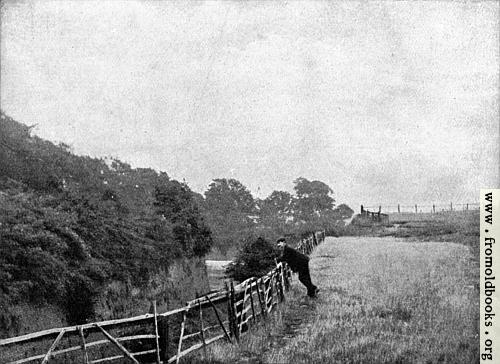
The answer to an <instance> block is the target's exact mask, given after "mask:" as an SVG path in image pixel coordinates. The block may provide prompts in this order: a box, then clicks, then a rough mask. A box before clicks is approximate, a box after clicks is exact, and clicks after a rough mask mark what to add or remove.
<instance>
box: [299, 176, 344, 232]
mask: <svg viewBox="0 0 500 364" xmlns="http://www.w3.org/2000/svg"><path fill="white" fill-rule="evenodd" d="M294 183H295V187H294V190H295V194H296V199H295V203H294V215H295V217H296V218H297V219H298V220H299V222H300V223H302V224H304V225H306V226H308V228H309V229H311V230H313V229H315V228H326V226H327V225H328V223H329V219H330V218H331V217H332V215H331V214H332V211H333V207H334V206H335V199H334V198H333V197H332V196H331V195H333V191H332V189H331V188H330V187H329V186H328V185H327V184H325V183H323V182H321V181H309V180H307V179H306V178H303V177H300V178H297V179H296V180H295V181H294Z"/></svg>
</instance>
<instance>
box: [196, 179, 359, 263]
mask: <svg viewBox="0 0 500 364" xmlns="http://www.w3.org/2000/svg"><path fill="white" fill-rule="evenodd" d="M294 192H295V193H294V194H291V193H289V192H286V191H273V192H272V193H271V194H270V195H269V196H268V197H267V198H265V199H256V198H254V197H253V196H252V194H251V193H250V192H249V191H248V189H247V188H246V187H245V186H244V185H243V184H242V183H241V182H239V181H237V180H235V179H225V178H221V179H216V180H214V181H213V182H212V183H211V184H210V185H209V188H208V190H207V191H206V192H205V198H204V199H200V200H199V201H200V203H201V210H202V211H203V214H204V216H205V219H206V221H207V222H208V225H209V226H210V228H211V230H212V233H213V237H214V242H215V246H216V247H217V248H218V249H219V250H220V251H221V252H222V253H223V254H226V255H230V254H232V253H234V248H239V247H240V246H241V245H242V243H243V242H244V241H248V240H249V239H252V238H253V237H258V236H263V237H266V238H267V239H274V238H276V237H278V236H281V235H292V236H295V237H297V238H298V237H301V236H303V235H306V234H308V233H310V232H312V231H317V230H322V229H324V230H328V231H335V230H336V229H338V228H340V227H342V226H343V225H344V220H345V219H348V218H350V217H351V216H352V214H353V213H354V211H353V210H352V209H351V208H349V207H348V206H347V205H345V204H341V205H339V206H336V205H335V199H334V197H333V191H332V189H331V188H330V187H329V186H328V185H327V184H325V183H323V182H321V181H309V180H308V179H306V178H303V177H300V178H297V179H296V180H295V181H294ZM228 257H230V256H228Z"/></svg>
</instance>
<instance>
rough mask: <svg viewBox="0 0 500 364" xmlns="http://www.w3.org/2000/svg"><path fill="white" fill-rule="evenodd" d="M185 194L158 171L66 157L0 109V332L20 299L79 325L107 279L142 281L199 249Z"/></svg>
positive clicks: (201, 230) (201, 229) (204, 231)
mask: <svg viewBox="0 0 500 364" xmlns="http://www.w3.org/2000/svg"><path fill="white" fill-rule="evenodd" d="M195 198H196V196H195V194H194V193H193V192H192V191H191V190H190V189H189V188H188V187H187V186H186V185H185V184H181V183H179V182H177V181H174V180H171V179H170V178H169V177H168V176H167V174H165V173H157V172H155V171H153V170H151V169H141V168H139V169H133V168H131V167H130V166H129V165H127V164H126V163H122V162H120V161H118V160H102V159H96V158H89V157H81V156H76V155H74V154H72V153H71V152H70V150H69V147H68V146H66V145H64V144H61V145H58V146H56V145H54V144H52V143H50V142H47V141H44V140H42V139H40V138H37V137H32V136H31V135H30V128H28V127H26V126H25V125H22V124H20V123H17V122H16V121H14V120H12V119H11V118H9V117H8V116H7V115H5V114H4V113H3V112H2V113H1V115H0V241H1V244H0V303H1V304H2V313H1V314H0V321H1V323H2V327H0V331H2V332H5V329H6V327H7V326H12V325H15V321H16V320H15V318H14V317H12V316H9V312H8V311H9V307H12V306H13V305H16V304H25V303H28V304H33V305H38V304H49V305H57V306H59V307H60V308H61V309H62V310H63V311H64V312H66V316H67V321H68V322H70V323H72V324H77V323H82V322H85V321H87V320H89V319H91V318H92V316H93V315H94V303H95V300H96V298H97V296H98V295H99V293H100V292H101V291H102V290H103V289H104V288H105V286H106V284H108V283H109V282H111V281H113V280H119V281H122V282H130V283H131V284H132V285H135V286H143V285H144V284H145V283H146V282H147V281H148V279H149V278H150V277H151V275H152V274H154V273H156V272H157V271H158V270H160V269H167V268H168V266H169V264H171V262H172V261H173V259H175V258H178V257H193V256H203V255H204V254H205V253H206V252H207V251H208V250H209V249H210V247H211V244H212V238H211V232H210V229H209V228H208V227H207V225H206V224H205V223H204V221H203V218H202V215H201V214H200V212H199V209H198V204H197V203H196V202H195V201H196V200H195ZM0 334H1V333H0Z"/></svg>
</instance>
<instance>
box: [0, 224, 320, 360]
mask: <svg viewBox="0 0 500 364" xmlns="http://www.w3.org/2000/svg"><path fill="white" fill-rule="evenodd" d="M324 239H325V232H324V231H322V232H317V233H314V234H311V236H310V237H308V238H306V239H302V240H301V241H300V242H299V244H298V246H297V249H298V250H300V251H301V252H303V253H305V254H309V253H311V251H312V250H313V249H314V247H316V246H317V245H318V244H320V243H321V242H323V241H324ZM290 277H291V271H290V269H289V267H288V266H287V265H286V264H285V263H277V264H276V268H274V269H273V270H271V271H270V272H268V273H267V274H266V275H264V276H262V277H260V278H249V279H247V280H245V281H244V282H242V283H240V284H238V285H236V286H234V284H233V282H231V284H230V285H229V286H228V285H227V284H226V286H225V289H223V290H220V291H217V292H213V293H210V294H207V295H204V296H203V297H199V298H197V299H195V300H192V301H189V302H187V304H186V306H184V307H181V308H177V309H175V310H171V311H168V312H164V313H157V312H156V302H155V301H153V303H152V311H153V312H152V313H147V314H143V315H140V316H135V317H129V318H123V319H116V320H108V321H101V322H95V323H88V324H83V325H78V326H70V327H64V328H55V329H49V330H43V331H39V332H35V333H31V334H26V335H22V336H17V337H13V338H8V339H3V340H0V348H1V350H2V351H1V354H0V362H2V363H8V364H22V363H29V362H35V361H37V362H39V363H41V364H46V363H48V362H49V361H50V362H51V363H67V362H71V363H76V362H79V363H84V364H97V363H103V362H110V361H115V360H120V359H121V360H126V361H128V362H131V363H136V364H139V363H140V362H139V360H138V359H137V358H138V357H140V358H141V362H143V363H156V364H160V363H162V364H165V363H179V360H180V359H181V358H182V357H184V356H186V355H188V354H189V353H192V352H194V351H196V350H200V349H203V350H204V351H205V350H206V347H207V346H208V345H210V344H212V343H214V342H216V341H218V340H221V339H226V340H227V341H228V342H231V343H234V342H239V340H240V337H241V335H243V334H244V333H245V332H247V331H248V329H249V327H250V326H251V324H252V323H255V322H256V321H257V318H264V317H266V316H267V315H268V314H269V313H271V312H272V311H273V309H274V308H275V307H276V306H277V305H278V303H279V302H282V301H283V300H285V291H287V290H288V289H289V287H290ZM54 338H55V339H54ZM48 339H53V341H51V342H50V341H47V340H48ZM125 343H127V345H126V346H127V347H125ZM49 344H50V345H49ZM56 349H57V350H56ZM205 354H206V353H205Z"/></svg>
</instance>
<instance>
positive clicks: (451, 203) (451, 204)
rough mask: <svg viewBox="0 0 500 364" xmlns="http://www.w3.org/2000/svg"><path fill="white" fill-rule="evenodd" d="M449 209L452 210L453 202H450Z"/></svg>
mask: <svg viewBox="0 0 500 364" xmlns="http://www.w3.org/2000/svg"><path fill="white" fill-rule="evenodd" d="M450 211H453V202H450Z"/></svg>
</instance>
